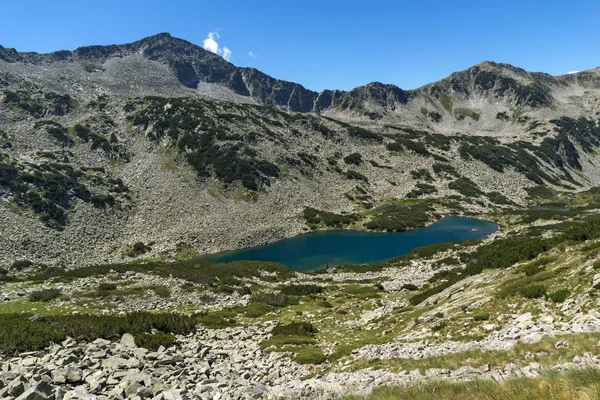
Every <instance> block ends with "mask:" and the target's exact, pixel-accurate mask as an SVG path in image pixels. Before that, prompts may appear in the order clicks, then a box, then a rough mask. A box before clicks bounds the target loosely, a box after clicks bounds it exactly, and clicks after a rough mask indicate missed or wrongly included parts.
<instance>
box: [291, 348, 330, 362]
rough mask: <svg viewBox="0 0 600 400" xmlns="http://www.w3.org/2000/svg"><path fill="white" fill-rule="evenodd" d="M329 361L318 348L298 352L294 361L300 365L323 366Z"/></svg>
mask: <svg viewBox="0 0 600 400" xmlns="http://www.w3.org/2000/svg"><path fill="white" fill-rule="evenodd" d="M325 360H327V357H325V354H323V352H322V351H321V349H319V348H317V347H305V348H303V349H301V350H299V351H298V353H297V354H296V356H295V357H294V361H295V362H297V363H298V364H312V365H315V364H322V363H324V362H325Z"/></svg>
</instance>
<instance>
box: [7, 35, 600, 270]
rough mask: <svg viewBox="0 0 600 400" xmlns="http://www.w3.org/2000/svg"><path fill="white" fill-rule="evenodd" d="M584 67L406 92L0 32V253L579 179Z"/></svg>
mask: <svg viewBox="0 0 600 400" xmlns="http://www.w3.org/2000/svg"><path fill="white" fill-rule="evenodd" d="M599 73H600V71H598V70H590V71H585V72H581V73H579V74H573V75H567V76H562V77H552V76H550V75H547V74H540V73H529V72H526V71H524V70H521V69H518V68H515V67H512V66H509V65H504V64H495V63H490V62H484V63H481V64H479V65H477V66H474V67H472V68H470V69H468V70H466V71H461V72H457V73H455V74H452V75H451V76H450V77H448V78H446V79H444V80H441V81H439V82H435V83H432V84H430V85H426V86H424V87H422V88H419V89H416V90H411V91H404V90H402V89H399V88H398V87H396V86H393V85H385V84H381V83H371V84H368V85H366V86H363V87H359V88H356V89H353V90H351V91H349V92H343V91H337V90H332V91H324V92H322V93H316V92H311V91H308V90H306V89H305V88H303V87H302V86H300V85H298V84H295V83H290V82H285V81H280V80H277V79H274V78H272V77H269V76H268V75H265V74H263V73H262V72H260V71H257V70H254V69H248V68H238V67H235V66H233V65H232V64H230V63H228V62H227V61H225V60H223V59H222V58H221V57H219V56H217V55H214V54H212V53H210V52H207V51H205V50H204V49H202V48H200V47H198V46H195V45H193V44H191V43H189V42H186V41H184V40H181V39H176V38H173V37H171V36H170V35H168V34H159V35H155V36H151V37H148V38H145V39H142V40H140V41H137V42H134V43H131V44H126V45H113V46H88V47H82V48H79V49H77V50H75V51H72V52H71V51H60V52H55V53H51V54H35V53H19V52H16V51H15V50H13V49H6V48H0V148H1V150H0V198H1V199H2V204H3V205H4V206H3V207H2V208H0V210H1V212H0V223H2V224H3V226H4V227H6V228H5V231H6V233H7V234H6V235H3V237H2V238H0V249H1V250H2V251H1V252H0V263H2V264H5V265H10V264H11V263H12V262H13V261H15V260H19V259H29V260H33V261H35V262H39V263H46V264H65V265H80V264H89V263H97V262H99V261H119V260H127V259H129V256H128V254H130V251H129V250H130V249H131V247H132V246H133V245H134V244H136V243H143V244H145V247H143V248H144V249H146V248H148V249H149V250H147V252H146V254H145V255H144V256H145V257H154V256H159V255H160V256H165V257H173V256H175V255H177V254H188V255H189V254H204V253H208V252H215V251H221V250H224V249H233V248H239V247H246V246H253V245H258V244H264V243H268V242H272V241H274V240H279V239H282V238H285V237H289V236H292V235H296V234H299V233H301V232H305V231H307V230H309V229H316V228H325V227H332V226H335V227H345V228H354V229H370V230H392V231H393V230H403V229H407V228H411V227H415V226H418V225H419V224H423V223H424V221H432V220H433V219H435V218H436V215H441V214H444V213H448V212H457V213H464V212H482V211H487V210H490V209H493V208H498V207H501V208H502V207H504V208H508V207H517V206H524V205H527V204H529V203H530V202H538V201H540V198H541V197H540V196H548V195H549V194H551V193H552V191H553V190H559V191H579V190H584V189H587V188H590V187H592V186H595V185H597V184H598V176H600V174H599V172H600V171H599V170H598V165H599V164H598V159H597V155H596V154H597V151H596V149H597V147H598V146H599V144H600V132H599V127H598V122H597V119H598V114H597V113H598V110H599V104H600V103H599V101H598V96H599V93H600V91H599V80H598V76H599ZM272 106H276V107H272ZM294 111H303V113H296V112H294ZM304 111H306V112H304ZM406 198H408V199H409V202H411V204H412V203H414V202H416V203H417V204H419V207H418V209H416V208H411V206H408V205H406V204H405V203H402V202H403V201H404V200H403V199H406ZM315 210H316V211H315ZM326 212H329V213H333V214H327V213H326ZM415 213H416V214H415ZM346 214H348V215H353V217H352V218H347V217H345V218H344V217H343V215H346ZM412 215H416V217H415V218H414V219H413V217H412ZM340 216H342V217H340ZM233 221H235V224H234V223H233ZM340 221H343V222H340ZM407 221H410V222H407ZM415 221H420V222H418V223H416V222H415ZM139 255H140V254H137V255H136V256H139Z"/></svg>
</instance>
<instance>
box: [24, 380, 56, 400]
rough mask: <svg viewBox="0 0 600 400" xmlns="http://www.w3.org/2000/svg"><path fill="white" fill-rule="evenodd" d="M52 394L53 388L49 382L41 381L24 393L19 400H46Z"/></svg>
mask: <svg viewBox="0 0 600 400" xmlns="http://www.w3.org/2000/svg"><path fill="white" fill-rule="evenodd" d="M51 394H52V386H50V384H49V383H48V382H44V381H40V382H38V383H36V384H35V385H33V386H31V387H30V388H29V389H27V390H26V391H24V392H23V393H22V394H21V395H20V396H19V397H17V400H45V399H47V398H48V397H49V396H50V395H51Z"/></svg>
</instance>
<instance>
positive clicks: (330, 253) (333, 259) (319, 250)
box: [202, 217, 498, 271]
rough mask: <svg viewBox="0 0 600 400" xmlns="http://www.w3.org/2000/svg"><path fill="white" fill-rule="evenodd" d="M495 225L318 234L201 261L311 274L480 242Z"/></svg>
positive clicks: (458, 223) (446, 223) (446, 222)
mask: <svg viewBox="0 0 600 400" xmlns="http://www.w3.org/2000/svg"><path fill="white" fill-rule="evenodd" d="M497 230H498V225H496V224H495V223H493V222H490V221H484V220H480V219H474V218H466V217H446V218H443V219H441V220H440V221H438V222H436V223H434V224H432V225H429V226H428V227H426V228H421V229H415V230H412V231H408V232H397V233H370V232H361V231H344V230H335V231H319V232H312V233H307V234H305V235H300V236H296V237H293V238H290V239H286V240H282V241H280V242H276V243H272V244H268V245H266V246H260V247H253V248H248V249H242V250H235V251H228V252H223V253H218V254H215V255H211V256H206V257H202V260H208V261H217V262H229V261H238V260H258V261H274V262H278V263H281V264H285V265H287V266H288V267H290V268H293V269H295V270H297V271H312V270H315V269H319V268H323V267H326V266H335V265H341V264H365V263H373V262H378V261H383V260H389V259H391V258H394V257H398V256H402V255H405V254H408V253H410V252H411V250H413V249H414V248H417V247H421V246H427V245H430V244H434V243H442V242H457V241H460V240H466V239H483V238H485V237H487V236H489V235H490V234H492V233H494V232H496V231H497Z"/></svg>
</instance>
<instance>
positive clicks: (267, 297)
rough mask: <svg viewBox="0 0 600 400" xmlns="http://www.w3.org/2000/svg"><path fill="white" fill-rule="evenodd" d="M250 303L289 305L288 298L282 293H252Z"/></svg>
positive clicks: (274, 305) (277, 305)
mask: <svg viewBox="0 0 600 400" xmlns="http://www.w3.org/2000/svg"><path fill="white" fill-rule="evenodd" d="M250 302H252V303H265V304H268V305H270V306H273V307H287V306H288V305H289V299H288V297H287V296H286V295H284V294H282V293H266V292H261V293H254V294H253V295H252V296H251V297H250Z"/></svg>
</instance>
